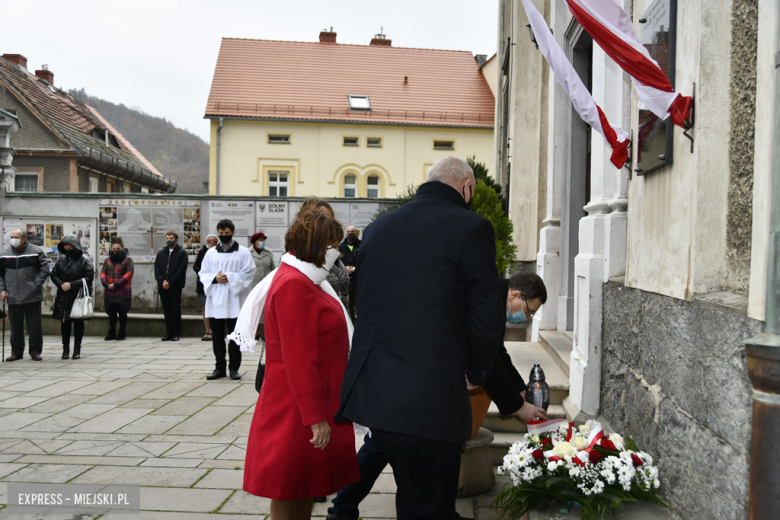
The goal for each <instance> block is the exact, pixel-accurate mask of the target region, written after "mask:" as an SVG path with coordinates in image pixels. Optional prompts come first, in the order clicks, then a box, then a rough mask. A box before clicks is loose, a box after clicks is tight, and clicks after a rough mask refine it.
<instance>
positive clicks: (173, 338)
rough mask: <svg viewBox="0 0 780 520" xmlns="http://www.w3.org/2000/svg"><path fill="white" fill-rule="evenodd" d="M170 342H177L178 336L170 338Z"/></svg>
mask: <svg viewBox="0 0 780 520" xmlns="http://www.w3.org/2000/svg"><path fill="white" fill-rule="evenodd" d="M171 341H179V336H171Z"/></svg>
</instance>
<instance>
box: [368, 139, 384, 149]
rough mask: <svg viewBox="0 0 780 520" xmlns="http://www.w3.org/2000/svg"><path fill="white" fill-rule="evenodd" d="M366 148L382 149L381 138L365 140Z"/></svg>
mask: <svg viewBox="0 0 780 520" xmlns="http://www.w3.org/2000/svg"><path fill="white" fill-rule="evenodd" d="M366 146H368V147H369V148H382V138H381V137H369V138H367V139H366Z"/></svg>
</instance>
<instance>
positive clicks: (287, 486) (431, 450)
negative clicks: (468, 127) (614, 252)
mask: <svg viewBox="0 0 780 520" xmlns="http://www.w3.org/2000/svg"><path fill="white" fill-rule="evenodd" d="M475 184H476V181H475V178H474V174H473V171H472V170H471V168H470V167H469V166H468V164H467V163H466V162H465V161H463V160H461V159H459V158H456V157H446V158H443V159H440V160H439V161H437V162H436V163H434V165H433V166H432V167H431V169H430V170H429V172H428V175H427V178H426V182H425V183H424V184H423V185H421V186H420V187H419V189H418V190H417V194H416V196H415V197H414V199H413V200H412V201H411V202H409V203H408V204H406V205H404V206H403V207H401V208H399V209H397V210H395V211H392V212H390V213H388V214H386V215H383V216H381V217H379V218H378V219H377V220H375V221H374V222H373V223H372V224H371V225H370V226H369V227H368V228H367V229H366V230H365V233H364V237H363V239H362V240H361V239H360V238H359V232H358V230H357V229H355V228H354V227H352V226H348V227H347V228H346V229H345V228H344V227H343V225H342V223H340V222H339V221H338V220H336V217H335V213H334V211H333V208H332V207H331V206H330V205H329V204H328V203H327V202H326V201H324V200H322V199H319V198H316V197H310V198H309V199H307V200H306V201H305V202H304V204H303V206H302V207H301V209H300V211H299V213H298V215H297V217H296V218H295V220H294V222H293V223H292V224H291V226H290V228H289V229H288V231H287V234H286V236H285V246H284V248H285V254H284V255H283V256H282V259H281V263H280V265H279V266H276V265H275V262H274V257H273V254H272V253H271V252H270V251H269V250H268V249H267V248H266V247H265V240H266V238H267V237H266V236H265V235H264V234H262V233H256V234H255V235H253V236H252V237H251V239H250V243H251V248H247V247H244V246H242V245H240V244H239V243H238V242H237V241H236V240H235V238H234V232H235V226H234V225H233V223H232V222H231V221H230V220H221V221H220V222H219V223H218V224H217V226H216V227H217V229H216V231H217V234H216V235H209V236H208V237H207V239H206V244H205V245H204V246H203V249H202V250H201V251H200V253H199V254H198V257H197V260H196V262H195V265H194V270H195V272H196V273H197V276H198V285H197V294H198V302H199V303H200V304H201V305H202V306H203V319H204V325H205V327H206V334H205V335H204V336H203V340H204V341H207V340H211V341H212V345H213V351H214V355H215V359H216V363H215V369H214V371H213V372H212V373H211V374H210V375H208V376H207V379H209V380H214V379H219V378H224V377H228V376H229V377H230V378H231V379H234V380H237V379H240V378H241V374H240V373H239V369H240V366H241V358H242V352H247V351H248V352H254V351H255V347H256V345H258V344H259V345H262V353H261V366H260V367H258V375H259V374H260V372H261V371H262V374H263V376H262V379H260V378H259V377H258V381H260V380H262V385H258V386H257V388H258V389H259V396H258V401H257V406H256V408H255V412H254V416H253V419H252V423H251V427H250V431H249V440H248V445H247V455H246V465H245V469H244V485H243V488H244V490H245V491H247V492H249V493H251V494H254V495H258V496H262V497H267V498H270V499H271V518H272V519H273V520H300V519H306V518H310V517H311V511H312V508H311V506H312V501H313V500H315V499H321V500H324V498H323V497H325V496H326V495H329V494H332V493H336V492H338V493H337V495H336V497H335V498H334V499H333V506H332V507H331V508H329V510H328V520H357V519H358V518H359V516H360V514H359V506H360V502H361V501H362V500H363V499H364V498H365V497H366V496H367V495H368V493H369V492H370V490H371V488H372V486H373V485H374V482H375V481H376V479H377V478H378V476H379V474H380V473H381V472H382V470H383V469H384V468H385V467H386V466H387V464H390V465H391V466H392V469H393V475H394V478H395V481H396V484H397V495H396V509H397V514H398V518H404V519H406V518H409V519H411V518H415V519H422V518H430V519H447V520H449V519H453V518H459V516H458V515H457V513H456V512H455V498H456V494H457V486H458V476H459V472H460V459H461V448H462V445H463V444H464V442H466V441H467V440H468V439H469V438H470V437H471V436H473V435H475V434H476V432H477V430H478V429H479V427H480V425H481V422H482V421H483V420H484V418H485V414H486V412H487V406H489V404H490V402H491V401H494V402H495V403H496V404H497V406H498V409H499V411H500V413H501V414H503V415H515V416H517V417H518V418H520V419H521V420H523V421H526V422H528V421H531V420H534V419H537V418H541V419H546V418H547V417H546V412H545V410H544V409H543V408H540V407H538V406H535V405H534V404H533V403H530V402H527V401H526V400H525V391H526V385H525V382H524V380H523V378H522V376H521V375H520V374H519V373H518V372H517V370H516V369H515V367H514V366H513V365H512V362H511V359H510V356H509V354H508V353H507V351H506V349H505V348H504V346H503V337H504V329H505V326H506V323H507V322H509V323H522V322H524V321H527V320H529V319H530V318H532V317H533V315H534V314H535V313H536V312H537V311H538V310H539V308H540V307H541V306H542V305H543V304H544V303H545V301H546V300H547V292H546V289H545V286H544V283H543V282H542V280H541V278H539V277H538V276H537V275H536V274H534V273H517V274H514V275H513V276H511V277H510V278H508V279H506V278H504V277H502V276H499V273H498V272H497V270H496V264H495V258H496V249H495V235H494V230H493V227H492V225H491V223H490V222H489V221H488V220H487V219H485V218H483V217H481V216H480V215H478V214H477V213H475V212H473V211H470V203H471V199H472V198H473V195H474V186H475ZM410 229H413V230H415V233H416V234H419V235H421V236H424V237H426V239H425V240H422V241H409V240H408V231H409V230H410ZM177 241H178V236H177V235H176V233H174V232H169V233H168V234H167V235H166V247H165V248H163V249H162V250H161V251H160V252H159V253H158V255H157V258H156V261H155V277H156V280H157V283H158V288H159V294H160V298H161V301H162V305H163V310H164V313H165V320H166V325H167V333H166V336H165V337H164V338H162V339H163V340H164V341H177V340H179V336H180V334H181V293H182V288H183V287H184V280H185V276H186V269H187V256H186V254H185V253H184V252H183V250H182V248H181V247H180V246H179V245H178V244H177ZM59 250H60V252H61V253H62V255H61V256H60V258H59V259H58V261H57V264H56V265H55V267H54V269H53V270H52V272H51V277H52V281H53V282H54V284H55V285H56V286H57V297H56V301H55V310H54V317H55V318H56V319H60V320H62V338H63V358H64V359H66V358H67V357H68V355H69V340H70V336H71V330H73V335H74V350H73V358H74V359H78V357H79V356H80V345H81V338H82V337H83V333H84V324H83V320H79V319H75V318H73V317H71V316H70V312H71V311H70V309H71V307H72V305H73V302H74V300H75V298H76V294H77V292H78V291H79V290H81V291H86V292H91V290H92V289H91V283H92V278H93V272H94V268H93V267H92V264H91V263H90V261H89V260H88V259H87V258H86V256H85V255H84V253H83V251H82V250H81V248H80V246H79V244H78V240H77V239H76V237H72V236H68V237H65V238H64V239H63V240H62V242H61V243H60V244H59ZM358 272H359V276H358ZM48 276H49V269H48V265H47V262H46V258H45V255H44V254H43V251H42V250H40V248H38V247H37V246H33V245H31V244H29V243H27V241H26V235H25V233H24V231H22V230H14V231H13V232H12V233H11V243H10V245H9V246H8V247H7V248H6V249H5V250H4V251H3V254H2V258H1V259H0V299H2V300H3V301H5V300H8V303H9V304H10V305H9V318H10V321H11V329H12V330H11V344H12V356H11V357H10V358H8V361H14V360H17V359H21V357H22V354H23V351H24V330H23V321H24V319H26V320H27V324H28V329H29V330H30V348H29V350H30V354H31V356H32V358H33V359H34V360H40V359H41V348H42V336H41V326H40V320H41V301H42V300H43V295H42V286H43V284H44V283H45V281H46V279H47V278H48ZM132 277H133V261H132V259H131V258H130V257H129V255H128V252H127V250H126V249H125V248H124V244H123V243H122V240H121V238H119V237H115V238H114V239H112V244H111V253H110V256H109V258H108V259H107V261H106V262H105V263H104V265H103V268H102V270H101V274H100V282H101V284H102V285H103V287H104V292H105V308H106V312H107V313H108V314H109V316H110V330H109V334H108V336H107V337H106V340H121V339H124V338H125V335H126V324H127V312H128V310H129V308H130V302H131V297H132V294H131V281H132ZM358 303H359V308H358ZM117 321H118V322H119V330H118V332H117V331H116V325H117ZM356 431H368V434H367V435H365V438H364V443H363V445H362V447H361V448H360V450H359V451H358V453H357V454H356V453H355V435H356V434H355V432H356Z"/></svg>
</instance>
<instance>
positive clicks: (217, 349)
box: [209, 318, 241, 372]
mask: <svg viewBox="0 0 780 520" xmlns="http://www.w3.org/2000/svg"><path fill="white" fill-rule="evenodd" d="M236 320H237V318H223V319H217V318H209V323H210V324H211V333H212V334H213V336H212V338H213V339H212V340H211V345H212V348H213V349H214V357H215V358H216V360H217V363H216V369H217V370H219V371H220V372H224V371H225V368H226V367H227V363H226V361H225V354H227V353H229V354H230V371H231V372H237V371H238V369H239V368H240V367H241V350H239V348H238V345H236V344H235V343H234V342H233V341H231V342H230V345H228V347H227V350H226V348H225V336H227V335H228V334H230V333H231V332H233V329H234V328H236Z"/></svg>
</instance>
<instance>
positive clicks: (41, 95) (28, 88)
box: [0, 57, 163, 177]
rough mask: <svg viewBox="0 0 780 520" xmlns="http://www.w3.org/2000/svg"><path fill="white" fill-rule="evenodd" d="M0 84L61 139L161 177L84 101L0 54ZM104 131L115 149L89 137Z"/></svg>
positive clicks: (102, 140) (72, 145)
mask: <svg viewBox="0 0 780 520" xmlns="http://www.w3.org/2000/svg"><path fill="white" fill-rule="evenodd" d="M0 83H5V84H7V85H8V86H10V87H11V88H13V89H14V90H15V91H16V92H17V93H18V95H20V96H22V97H23V98H25V100H26V102H27V103H28V104H30V105H32V107H33V108H34V109H35V110H37V112H38V113H39V114H40V115H41V116H42V117H43V118H44V119H45V121H44V123H46V124H48V125H49V126H50V127H51V128H53V129H54V130H55V131H56V132H58V133H59V134H60V135H59V136H58V137H59V138H60V139H65V140H66V141H67V142H68V143H69V145H70V146H71V147H72V148H79V149H80V148H83V147H92V148H98V149H100V150H101V151H102V152H104V153H107V154H109V155H113V156H115V157H116V158H117V159H122V160H124V161H127V162H129V163H131V164H136V165H137V166H139V167H143V168H146V169H148V170H149V171H151V172H152V173H153V174H155V175H158V176H160V177H163V174H162V173H160V172H159V171H157V168H155V167H154V166H153V165H152V163H150V162H149V161H148V160H147V159H146V157H144V156H143V155H142V154H141V152H139V151H138V150H136V149H135V148H134V147H133V146H132V145H131V144H130V142H129V141H128V140H127V139H125V138H124V136H123V135H122V134H120V133H119V132H117V131H116V129H115V128H113V127H112V126H111V125H110V124H108V122H107V121H106V120H105V119H103V117H102V116H101V115H100V114H99V113H98V112H97V110H95V109H94V108H93V107H91V106H90V105H88V104H86V103H84V102H83V101H81V100H80V99H78V98H77V97H74V96H72V95H70V94H68V93H67V92H65V91H64V90H61V89H57V88H53V87H51V88H50V86H49V84H48V83H46V82H44V81H43V80H41V79H39V78H38V77H36V76H35V74H32V73H31V72H29V71H26V70H23V69H21V68H20V67H19V66H18V65H16V64H15V63H12V62H10V61H8V60H6V59H4V58H2V57H0ZM106 129H107V130H108V131H109V133H111V134H112V135H114V137H116V140H117V142H118V143H119V148H118V149H117V148H114V147H109V148H106V146H105V140H104V139H98V138H95V137H94V136H92V131H93V130H98V131H99V132H100V133H101V134H102V133H103V131H105V130H106Z"/></svg>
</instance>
